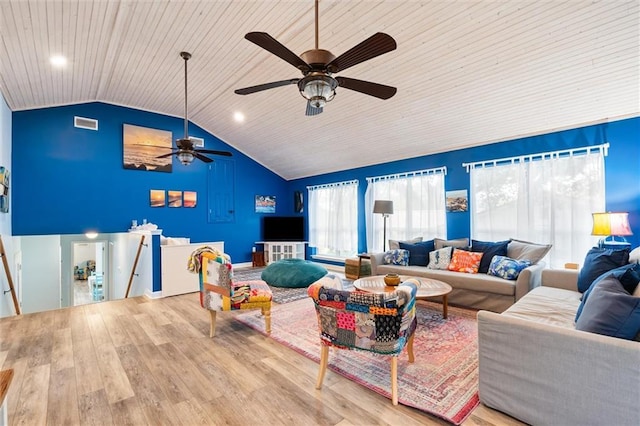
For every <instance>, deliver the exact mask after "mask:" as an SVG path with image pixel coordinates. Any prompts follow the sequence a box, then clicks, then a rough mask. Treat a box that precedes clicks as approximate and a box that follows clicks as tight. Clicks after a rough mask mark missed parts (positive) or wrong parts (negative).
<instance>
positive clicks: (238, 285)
mask: <svg viewBox="0 0 640 426" xmlns="http://www.w3.org/2000/svg"><path fill="white" fill-rule="evenodd" d="M194 257H195V258H196V259H198V260H199V262H195V263H199V265H198V266H199V268H198V267H195V269H199V276H200V305H201V306H202V307H203V308H205V309H208V310H209V315H210V318H211V326H210V330H209V337H213V336H214V335H215V333H216V312H217V311H230V310H234V309H260V310H262V315H264V319H265V330H266V332H267V334H270V333H271V300H272V294H271V289H270V288H269V286H268V285H267V283H265V282H264V281H261V280H254V281H238V282H234V281H233V268H232V265H231V258H230V257H229V255H227V254H224V253H220V252H218V251H217V250H213V249H210V250H206V251H205V250H199V252H198V253H194V255H193V256H192V259H191V262H193V260H194ZM190 268H191V266H190Z"/></svg>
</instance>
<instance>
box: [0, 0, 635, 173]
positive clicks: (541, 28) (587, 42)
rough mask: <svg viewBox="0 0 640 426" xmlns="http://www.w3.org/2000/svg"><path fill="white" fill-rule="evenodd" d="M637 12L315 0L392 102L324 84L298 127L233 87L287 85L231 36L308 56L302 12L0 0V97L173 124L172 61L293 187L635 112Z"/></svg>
mask: <svg viewBox="0 0 640 426" xmlns="http://www.w3.org/2000/svg"><path fill="white" fill-rule="evenodd" d="M639 4H640V3H639V2H638V1H637V0H630V1H626V0H617V1H592V0H588V1H582V0H569V1H560V0H558V1H551V2H540V1H530V0H522V1H502V2H498V1H491V0H486V1H473V0H469V1H456V2H454V1H442V0H439V1H371V0H362V1H355V0H354V1H344V0H343V1H330V0H322V1H320V14H319V22H320V48H324V49H327V50H330V51H331V52H332V53H333V54H334V55H336V56H337V55H339V54H341V53H342V52H344V51H346V50H347V49H349V48H351V47H353V46H355V45H356V44H358V43H359V42H361V41H362V40H364V39H366V38H368V37H369V36H371V35H373V34H374V33H376V32H385V33H387V34H389V35H391V36H392V37H393V38H394V39H395V40H396V42H397V44H398V48H397V50H394V51H392V52H390V53H387V54H385V55H382V56H379V57H377V58H374V59H372V60H369V61H367V62H364V63H362V64H359V65H356V66H354V67H352V68H349V69H348V70H346V71H344V73H340V74H339V75H341V76H345V77H351V78H356V79H361V80H369V81H373V82H377V83H382V84H386V85H389V86H395V87H397V88H398V93H397V94H396V95H395V96H394V97H392V98H391V99H389V100H380V99H377V98H373V97H370V96H366V95H363V94H361V93H358V92H354V91H350V90H344V89H341V88H338V89H337V95H336V97H335V99H334V100H333V101H331V102H330V103H328V104H327V105H326V106H325V108H324V113H323V114H320V115H317V116H312V117H307V116H305V107H306V101H305V100H304V99H303V98H302V97H301V96H300V94H299V93H298V90H297V87H296V86H295V85H291V86H284V87H279V88H276V89H272V90H267V91H264V92H260V93H255V94H251V95H247V96H240V95H236V94H235V93H234V92H233V90H234V89H237V88H241V87H246V86H252V85H256V84H261V83H267V82H272V81H277V80H284V79H290V78H299V77H301V74H300V72H299V71H298V70H297V69H295V68H294V67H292V66H291V65H290V64H288V63H286V62H284V61H283V60H281V59H279V58H277V57H276V56H274V55H272V54H270V53H269V52H267V51H265V50H263V49H261V48H259V47H258V46H256V45H254V44H253V43H250V42H249V41H247V40H245V39H244V35H245V34H246V33H247V32H250V31H263V32H267V33H269V34H270V35H272V36H273V37H275V38H276V39H277V40H278V41H280V42H281V43H282V44H284V45H285V46H287V47H288V48H289V49H291V50H292V51H293V52H295V53H296V54H300V53H302V52H304V51H306V50H309V49H312V48H313V47H314V1H313V0H297V1H291V0H289V1H266V0H265V1H213V0H207V1H168V0H154V1H132V0H123V1H86V0H75V1H69V0H61V1H55V2H51V1H45V0H30V1H29V0H0V14H1V17H0V32H1V35H2V40H1V41H2V43H1V44H0V55H1V56H0V58H1V65H0V67H1V68H0V85H1V90H2V94H3V96H4V98H5V99H6V101H7V103H8V105H9V107H10V108H11V109H12V110H14V111H16V110H24V109H32V108H40V107H48V106H55V105H64V104H71V103H79V102H88V101H102V102H108V103H113V104H118V105H124V106H129V107H133V108H139V109H144V110H148V111H154V112H160V113H164V114H168V115H173V116H178V117H181V116H182V114H183V108H184V100H183V90H184V88H183V62H182V60H181V59H180V57H179V52H180V51H182V50H186V51H189V52H191V53H192V54H193V58H192V59H191V60H190V61H189V113H190V114H189V116H190V119H191V121H192V122H194V123H196V124H198V125H199V126H201V127H203V128H204V129H206V130H207V131H209V132H210V133H212V134H214V135H216V136H218V137H219V138H220V139H222V140H224V141H225V142H227V143H228V144H230V145H231V146H233V147H234V148H236V149H238V150H240V151H241V152H243V153H245V154H247V155H248V156H249V157H251V158H253V159H254V160H256V161H258V162H259V163H261V164H263V165H264V166H266V167H268V168H269V169H271V170H273V171H274V172H275V173H277V174H279V175H280V176H282V177H284V178H286V179H295V178H301V177H306V176H313V175H317V174H322V173H327V172H332V171H338V170H345V169H350V168H355V167H360V166H366V165H371V164H378V163H382V162H387V161H392V160H399V159H404V158H410V157H416V156H419V155H426V154H432V153H437V152H443V151H449V150H453V149H459V148H464V147H469V146H475V145H481V144H486V143H491V142H496V141H501V140H508V139H512V138H516V137H519V136H523V135H531V134H539V133H544V132H549V131H553V130H557V129H562V128H570V127H577V126H580V125H585V124H591V123H597V122H603V121H607V120H612V119H618V118H623V117H629V116H636V115H638V114H639V111H640V107H639V105H640V101H639V95H638V92H639V81H640V58H639V52H640V49H639V40H640V18H639ZM54 54H61V55H65V56H66V57H68V61H69V63H68V65H67V67H66V69H54V68H52V67H51V65H50V64H49V57H50V56H51V55H54ZM236 111H239V112H242V113H243V114H244V115H245V116H246V121H245V122H244V123H243V124H238V123H236V122H235V121H234V119H233V114H234V112H236ZM174 136H175V137H178V136H179V135H174ZM208 147H209V146H208ZM212 148H214V149H215V148H219V147H212Z"/></svg>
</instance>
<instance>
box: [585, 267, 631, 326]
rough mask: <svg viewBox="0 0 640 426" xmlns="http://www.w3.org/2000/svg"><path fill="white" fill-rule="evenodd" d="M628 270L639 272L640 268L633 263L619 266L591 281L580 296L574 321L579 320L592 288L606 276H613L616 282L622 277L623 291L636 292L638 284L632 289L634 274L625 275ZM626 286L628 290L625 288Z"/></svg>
mask: <svg viewBox="0 0 640 426" xmlns="http://www.w3.org/2000/svg"><path fill="white" fill-rule="evenodd" d="M629 269H634V270H638V271H640V266H639V265H637V264H635V263H628V264H626V265H622V266H620V267H618V268H615V269H612V270H610V271H607V272H605V273H604V274H602V275H600V276H599V277H598V278H596V279H595V280H593V282H592V283H591V285H590V286H589V288H588V289H587V291H585V292H584V294H583V295H582V299H581V300H582V303H580V306H579V307H578V310H577V311H576V321H578V318H580V314H581V313H582V309H583V308H584V304H585V303H587V299H588V298H589V294H591V291H592V290H593V288H594V287H595V286H596V285H598V283H599V282H600V281H602V280H603V279H604V278H606V277H608V276H614V277H616V278H617V279H618V280H621V278H622V277H625V278H624V280H625V283H626V285H625V284H623V287H625V290H627V291H628V292H629V293H633V292H634V291H635V290H636V288H637V285H638V283H637V282H636V284H635V287H634V284H633V282H632V281H633V279H634V276H635V274H634V275H626V273H627V271H628V270H629ZM621 282H622V281H621ZM627 286H628V287H629V288H627ZM632 289H633V290H632ZM634 296H640V295H636V294H634Z"/></svg>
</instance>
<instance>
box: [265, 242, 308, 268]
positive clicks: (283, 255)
mask: <svg viewBox="0 0 640 426" xmlns="http://www.w3.org/2000/svg"><path fill="white" fill-rule="evenodd" d="M256 244H263V245H264V260H265V262H266V264H267V265H268V264H270V263H272V262H277V261H278V260H280V259H304V258H305V250H304V246H305V244H308V242H307V241H258V242H256Z"/></svg>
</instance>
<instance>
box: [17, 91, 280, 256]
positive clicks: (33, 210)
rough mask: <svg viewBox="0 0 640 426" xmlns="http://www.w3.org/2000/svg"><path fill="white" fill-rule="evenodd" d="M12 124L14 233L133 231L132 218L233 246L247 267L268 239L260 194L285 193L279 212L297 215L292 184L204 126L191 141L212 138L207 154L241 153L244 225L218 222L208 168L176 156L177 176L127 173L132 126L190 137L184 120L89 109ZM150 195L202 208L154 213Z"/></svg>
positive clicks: (32, 113) (238, 201)
mask: <svg viewBox="0 0 640 426" xmlns="http://www.w3.org/2000/svg"><path fill="white" fill-rule="evenodd" d="M76 115H77V116H81V117H87V118H93V119H97V120H98V121H99V130H98V131H92V130H85V129H77V128H75V127H74V126H73V117H74V116H76ZM12 120H13V134H12V142H13V145H12V148H13V150H12V167H13V170H12V188H11V191H12V206H11V209H12V226H13V235H50V234H80V233H84V232H85V231H86V230H88V229H96V230H98V232H104V233H112V232H125V231H126V230H127V229H128V228H130V226H131V220H132V219H137V220H138V223H141V221H142V219H147V220H148V221H149V222H151V223H155V224H157V225H158V226H159V228H161V229H162V230H163V231H164V232H163V235H165V236H169V237H190V238H191V240H192V241H193V242H202V241H218V240H223V241H224V242H225V249H226V251H227V252H228V253H229V254H230V255H231V256H232V259H233V260H234V262H244V261H249V260H251V247H253V246H254V245H255V241H259V240H260V239H261V230H260V229H261V217H262V216H263V214H258V213H255V206H254V203H255V195H258V194H262V195H275V196H276V200H277V205H276V209H277V210H276V214H278V215H289V214H293V195H291V194H290V192H288V191H287V190H286V189H287V184H286V181H285V180H284V179H282V178H281V177H279V176H277V175H276V174H274V173H273V172H271V171H269V170H267V169H266V168H264V167H263V166H261V165H260V164H258V163H256V162H255V161H253V160H252V159H250V158H249V157H247V156H245V155H243V154H241V153H240V152H239V151H237V150H235V149H233V148H232V147H230V146H229V145H227V144H225V143H224V142H222V141H221V140H219V139H217V138H216V137H214V136H213V135H211V134H209V133H207V132H206V131H204V130H203V129H201V128H199V127H198V126H196V125H194V124H190V127H189V135H190V136H196V137H202V138H204V139H205V148H207V149H216V150H229V151H231V152H232V153H233V157H231V158H232V160H233V161H234V162H235V174H236V188H235V207H236V209H235V212H236V214H235V222H233V223H228V224H212V223H208V221H207V207H208V206H207V204H208V203H207V188H208V183H207V175H208V166H207V165H206V164H205V163H202V162H200V161H194V162H193V164H191V165H190V166H183V165H182V164H180V163H179V161H178V160H177V159H174V161H173V172H172V173H163V172H147V171H138V170H129V169H124V168H123V165H122V164H123V162H122V151H123V150H122V129H123V123H127V124H134V125H138V126H143V127H151V128H155V129H162V130H169V131H171V132H172V133H173V139H174V140H175V139H177V138H179V137H182V135H183V132H184V127H183V126H184V121H183V120H182V119H180V118H175V117H168V116H164V115H160V114H155V113H150V112H145V111H140V110H135V109H130V108H124V107H119V106H114V105H109V104H104V103H88V104H81V105H72V106H64V107H56V108H46V109H38V110H29V111H19V112H14V113H13V117H12ZM213 158H214V159H215V156H213ZM150 189H164V190H182V191H185V190H186V191H196V192H197V194H198V202H197V206H196V207H195V208H168V207H163V208H151V207H150V206H149V190H150ZM290 195H291V196H290Z"/></svg>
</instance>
